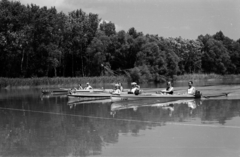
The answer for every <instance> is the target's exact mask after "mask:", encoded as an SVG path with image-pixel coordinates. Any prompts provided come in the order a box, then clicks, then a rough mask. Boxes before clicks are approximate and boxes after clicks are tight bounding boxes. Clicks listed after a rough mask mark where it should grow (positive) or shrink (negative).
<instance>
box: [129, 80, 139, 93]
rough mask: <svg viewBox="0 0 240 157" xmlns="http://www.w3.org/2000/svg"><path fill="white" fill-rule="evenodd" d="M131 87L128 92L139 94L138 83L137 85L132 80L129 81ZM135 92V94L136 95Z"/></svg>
mask: <svg viewBox="0 0 240 157" xmlns="http://www.w3.org/2000/svg"><path fill="white" fill-rule="evenodd" d="M131 86H132V87H131V89H130V92H129V94H136V93H137V94H139V93H140V86H139V85H137V83H136V82H132V83H131ZM137 94H136V95H137Z"/></svg>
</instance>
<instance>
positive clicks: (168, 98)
mask: <svg viewBox="0 0 240 157" xmlns="http://www.w3.org/2000/svg"><path fill="white" fill-rule="evenodd" d="M196 98H201V96H195V95H187V94H186V95H177V94H175V95H168V94H150V93H149V94H147V93H145V94H140V95H134V94H120V95H111V99H112V101H113V102H114V101H126V100H141V99H158V100H161V101H162V102H168V101H174V100H182V99H196Z"/></svg>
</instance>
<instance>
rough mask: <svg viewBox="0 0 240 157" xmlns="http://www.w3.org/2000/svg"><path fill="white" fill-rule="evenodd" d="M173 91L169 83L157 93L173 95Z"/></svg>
mask: <svg viewBox="0 0 240 157" xmlns="http://www.w3.org/2000/svg"><path fill="white" fill-rule="evenodd" d="M173 90H174V88H173V87H172V84H171V82H170V81H168V82H167V88H166V89H164V90H161V91H160V92H157V93H160V94H173Z"/></svg>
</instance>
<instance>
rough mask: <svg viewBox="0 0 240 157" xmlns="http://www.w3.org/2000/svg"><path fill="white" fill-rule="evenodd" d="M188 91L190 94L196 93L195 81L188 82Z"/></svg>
mask: <svg viewBox="0 0 240 157" xmlns="http://www.w3.org/2000/svg"><path fill="white" fill-rule="evenodd" d="M187 93H188V94H190V95H195V93H196V89H195V87H194V86H193V81H189V82H188V90H187Z"/></svg>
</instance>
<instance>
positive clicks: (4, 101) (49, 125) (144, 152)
mask: <svg viewBox="0 0 240 157" xmlns="http://www.w3.org/2000/svg"><path fill="white" fill-rule="evenodd" d="M199 89H201V91H202V92H203V93H204V94H206V95H207V94H217V93H223V92H231V93H230V94H229V96H228V97H219V98H212V99H203V100H201V101H189V100H188V101H177V102H169V103H165V104H159V103H158V102H157V101H156V100H154V101H146V102H145V101H132V102H115V103H111V102H109V101H108V100H105V101H101V102H97V101H96V102H81V103H75V104H69V103H68V99H67V97H64V96H57V97H42V96H41V94H40V90H39V89H30V90H29V89H28V90H26V89H25V90H8V91H6V90H1V91H0V115H1V118H0V132H1V133H0V156H68V157H72V156H92V157H93V156H94V157H100V156H107V157H112V156H113V157H119V156H122V157H130V156H131V157H132V156H134V157H141V156H142V157H146V156H153V157H155V156H156V157H159V156H163V157H240V98H239V95H240V86H239V85H237V86H236V85H235V86H226V85H222V86H211V87H199ZM214 92H215V93H214Z"/></svg>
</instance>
